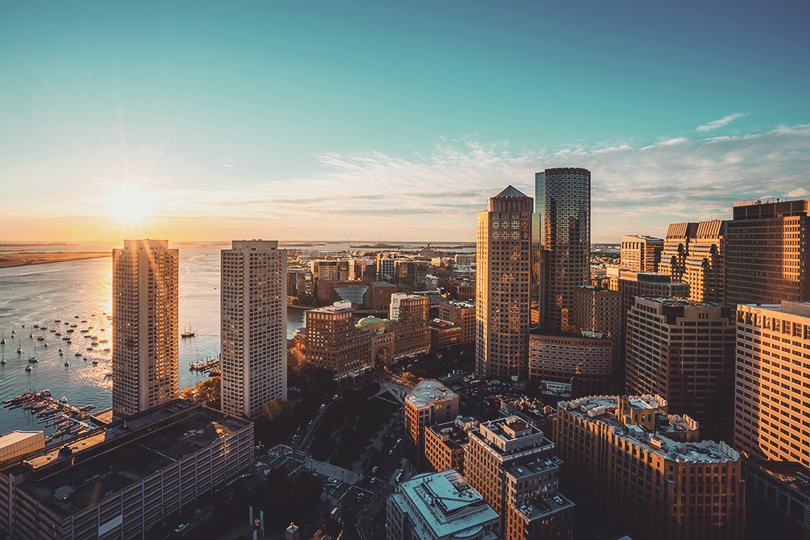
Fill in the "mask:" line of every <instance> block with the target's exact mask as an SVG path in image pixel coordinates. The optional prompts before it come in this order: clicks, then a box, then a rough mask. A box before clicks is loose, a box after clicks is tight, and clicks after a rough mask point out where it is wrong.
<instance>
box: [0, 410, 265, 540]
mask: <svg viewBox="0 0 810 540" xmlns="http://www.w3.org/2000/svg"><path fill="white" fill-rule="evenodd" d="M252 463H253V424H252V423H251V422H249V421H247V420H244V419H241V418H235V417H232V416H228V415H226V414H223V413H221V412H219V411H215V410H213V409H208V408H206V407H204V406H203V405H202V404H200V403H193V402H189V401H181V400H174V401H171V402H169V403H165V404H163V405H160V406H157V407H154V408H152V409H150V410H148V411H146V412H142V413H139V414H136V415H133V416H131V417H129V418H127V419H126V420H119V421H115V422H112V423H110V424H108V425H106V426H104V427H103V428H98V429H96V430H93V431H91V432H89V433H85V434H83V435H79V436H76V437H74V438H72V439H69V440H67V441H65V442H63V443H61V444H60V445H58V446H56V447H54V446H50V447H46V448H44V449H42V450H39V451H36V452H34V453H32V454H29V455H27V456H24V457H23V458H22V459H21V460H18V461H14V462H11V463H7V464H5V465H4V466H3V467H2V468H0V531H2V532H3V533H4V534H3V536H4V537H10V538H20V539H23V538H25V539H28V538H54V539H57V540H90V539H96V538H104V539H111V538H127V539H128V538H164V537H166V536H167V535H168V534H170V533H171V530H165V529H164V530H163V531H160V529H161V527H162V526H163V523H164V522H165V521H166V520H170V519H173V518H176V517H177V516H178V515H180V513H181V512H190V511H191V510H192V509H193V508H194V507H195V506H196V505H198V504H200V503H201V502H202V501H203V500H205V499H208V500H210V498H211V496H212V495H213V494H214V492H215V491H217V490H218V489H220V488H223V487H225V486H226V485H227V484H229V483H231V482H233V481H235V480H236V479H237V478H238V477H239V476H240V475H241V474H244V473H245V472H246V471H248V470H249V468H250V466H251V465H252Z"/></svg>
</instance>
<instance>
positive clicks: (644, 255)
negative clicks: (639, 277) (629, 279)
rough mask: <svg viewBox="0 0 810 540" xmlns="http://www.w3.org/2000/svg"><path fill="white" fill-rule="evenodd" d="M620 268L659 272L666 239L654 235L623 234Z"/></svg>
mask: <svg viewBox="0 0 810 540" xmlns="http://www.w3.org/2000/svg"><path fill="white" fill-rule="evenodd" d="M621 246H622V252H621V265H620V268H624V269H625V270H630V271H631V272H658V263H660V262H661V251H662V250H663V249H664V241H663V240H662V239H660V238H653V237H652V236H642V235H636V234H623V235H622V244H621Z"/></svg>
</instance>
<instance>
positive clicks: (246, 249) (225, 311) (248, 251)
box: [220, 240, 287, 420]
mask: <svg viewBox="0 0 810 540" xmlns="http://www.w3.org/2000/svg"><path fill="white" fill-rule="evenodd" d="M286 276H287V253H286V251H285V250H283V249H279V248H278V242H276V241H269V240H234V241H233V243H232V246H231V249H223V250H222V270H221V277H220V282H221V287H220V291H221V293H220V297H221V301H222V305H221V330H220V331H221V333H220V339H221V342H222V360H221V363H220V366H221V368H222V379H221V381H222V382H221V385H222V411H223V412H225V413H227V414H230V415H233V416H243V417H245V418H250V419H251V420H255V419H256V418H257V417H258V416H259V415H260V414H261V412H262V408H263V407H264V404H265V403H270V402H271V401H274V400H276V399H287V290H286V285H287V281H286V279H285V278H286Z"/></svg>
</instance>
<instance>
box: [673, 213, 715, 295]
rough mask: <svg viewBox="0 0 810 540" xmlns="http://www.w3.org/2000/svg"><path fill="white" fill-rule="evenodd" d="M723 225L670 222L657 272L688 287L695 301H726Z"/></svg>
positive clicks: (710, 222) (708, 222) (704, 222)
mask: <svg viewBox="0 0 810 540" xmlns="http://www.w3.org/2000/svg"><path fill="white" fill-rule="evenodd" d="M726 223H727V222H725V221H720V220H713V221H702V222H700V223H673V224H672V225H670V226H669V231H668V232H667V239H666V243H665V246H664V254H663V256H662V259H661V264H660V266H659V272H660V273H661V274H666V275H668V276H670V277H671V278H672V280H673V281H678V282H683V283H686V284H688V285H689V299H690V300H694V301H695V302H715V303H724V302H725V272H726V260H725V255H726Z"/></svg>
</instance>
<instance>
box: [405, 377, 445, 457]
mask: <svg viewBox="0 0 810 540" xmlns="http://www.w3.org/2000/svg"><path fill="white" fill-rule="evenodd" d="M404 413H405V443H406V444H405V454H406V455H407V456H408V459H409V460H410V462H411V466H412V467H413V468H414V469H415V470H420V469H422V467H423V466H424V464H425V429H426V428H427V427H428V426H431V425H433V424H438V423H443V422H447V421H449V420H453V419H454V418H455V417H456V416H458V394H456V393H455V392H453V391H452V390H450V389H449V388H447V387H446V386H445V385H444V384H442V383H440V382H439V381H434V380H430V379H426V380H423V381H419V384H417V385H416V386H415V387H414V389H413V390H411V393H410V394H408V395H407V396H406V397H405V404H404Z"/></svg>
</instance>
